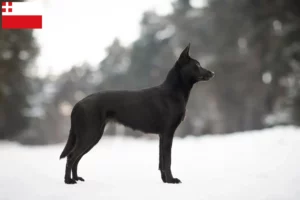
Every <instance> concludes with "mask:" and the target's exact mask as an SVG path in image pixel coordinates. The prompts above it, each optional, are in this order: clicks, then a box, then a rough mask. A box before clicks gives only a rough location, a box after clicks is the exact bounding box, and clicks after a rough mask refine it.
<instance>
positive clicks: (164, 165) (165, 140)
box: [159, 132, 181, 183]
mask: <svg viewBox="0 0 300 200" xmlns="http://www.w3.org/2000/svg"><path fill="white" fill-rule="evenodd" d="M173 136H174V132H172V133H170V132H169V134H161V135H160V142H159V146H160V147H159V155H160V156H159V157H160V159H159V168H160V172H161V178H162V180H163V182H164V183H181V181H180V180H179V179H178V178H173V175H172V171H171V151H172V143H173Z"/></svg>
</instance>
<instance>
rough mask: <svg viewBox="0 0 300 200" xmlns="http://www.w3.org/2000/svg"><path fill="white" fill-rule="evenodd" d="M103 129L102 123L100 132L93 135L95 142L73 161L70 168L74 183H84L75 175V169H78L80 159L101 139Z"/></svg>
mask: <svg viewBox="0 0 300 200" xmlns="http://www.w3.org/2000/svg"><path fill="white" fill-rule="evenodd" d="M104 128H105V124H104V123H103V124H102V126H101V128H100V130H99V133H95V134H97V138H95V140H94V141H93V143H92V144H91V145H90V146H89V147H88V148H87V149H86V150H85V151H84V153H83V154H81V155H80V156H79V157H78V158H77V160H76V161H75V163H74V165H73V166H72V177H73V180H75V181H78V180H80V181H84V179H83V178H82V177H79V176H78V174H77V169H78V164H79V161H80V160H81V159H82V157H83V156H84V155H85V154H86V153H88V152H89V151H90V150H91V149H92V148H93V147H94V146H95V145H96V144H97V143H98V142H99V140H100V139H101V137H102V135H103V131H104Z"/></svg>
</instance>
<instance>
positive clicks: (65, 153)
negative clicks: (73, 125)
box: [59, 129, 76, 159]
mask: <svg viewBox="0 0 300 200" xmlns="http://www.w3.org/2000/svg"><path fill="white" fill-rule="evenodd" d="M75 142H76V135H75V134H74V132H73V131H72V129H71V130H70V134H69V138H68V141H67V144H66V146H65V148H64V150H63V151H62V153H61V154H60V157H59V159H62V158H65V157H66V156H68V155H69V154H70V153H71V152H72V150H73V148H74V146H75Z"/></svg>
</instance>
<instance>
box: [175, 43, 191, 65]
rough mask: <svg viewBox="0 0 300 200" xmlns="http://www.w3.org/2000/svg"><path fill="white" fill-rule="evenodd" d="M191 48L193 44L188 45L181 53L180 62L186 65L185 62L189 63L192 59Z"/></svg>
mask: <svg viewBox="0 0 300 200" xmlns="http://www.w3.org/2000/svg"><path fill="white" fill-rule="evenodd" d="M190 46H191V43H189V44H188V45H187V47H185V49H184V50H183V51H182V52H181V54H180V56H179V58H178V61H179V62H181V63H184V62H185V61H187V60H188V59H189V58H190V55H189V52H190Z"/></svg>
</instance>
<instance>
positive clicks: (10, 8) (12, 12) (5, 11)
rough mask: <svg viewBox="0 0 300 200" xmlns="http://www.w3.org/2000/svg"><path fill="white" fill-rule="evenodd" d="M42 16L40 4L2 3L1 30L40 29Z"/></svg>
mask: <svg viewBox="0 0 300 200" xmlns="http://www.w3.org/2000/svg"><path fill="white" fill-rule="evenodd" d="M42 14H43V7H42V5H41V3H40V2H2V28H3V29H41V28H42V26H43V23H42V22H43V17H42Z"/></svg>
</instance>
